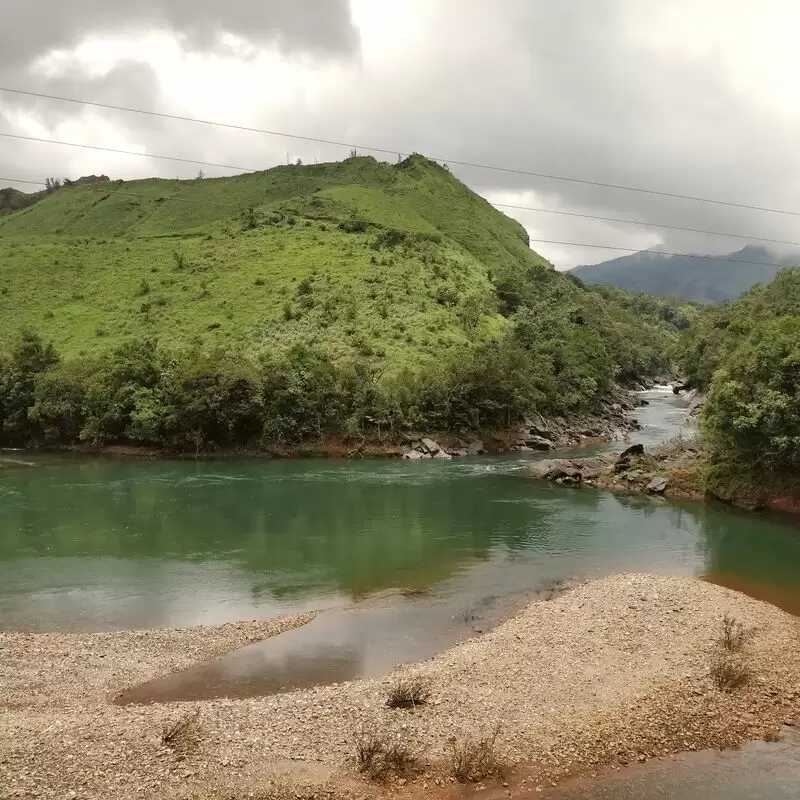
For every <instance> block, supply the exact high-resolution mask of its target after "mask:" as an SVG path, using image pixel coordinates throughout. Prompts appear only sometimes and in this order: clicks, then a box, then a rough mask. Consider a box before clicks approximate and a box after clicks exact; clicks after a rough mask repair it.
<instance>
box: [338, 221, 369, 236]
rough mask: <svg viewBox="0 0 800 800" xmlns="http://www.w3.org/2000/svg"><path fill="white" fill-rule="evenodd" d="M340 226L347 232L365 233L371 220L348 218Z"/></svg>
mask: <svg viewBox="0 0 800 800" xmlns="http://www.w3.org/2000/svg"><path fill="white" fill-rule="evenodd" d="M339 228H340V229H341V230H343V231H344V232H345V233H365V232H366V230H367V229H368V228H369V222H367V220H365V219H346V220H343V221H342V222H340V223H339Z"/></svg>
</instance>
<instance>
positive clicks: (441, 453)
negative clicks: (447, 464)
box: [433, 450, 453, 461]
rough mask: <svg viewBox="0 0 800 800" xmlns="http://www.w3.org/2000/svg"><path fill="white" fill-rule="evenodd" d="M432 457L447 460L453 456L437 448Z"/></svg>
mask: <svg viewBox="0 0 800 800" xmlns="http://www.w3.org/2000/svg"><path fill="white" fill-rule="evenodd" d="M433 457H434V458H440V459H442V460H443V461H449V460H450V459H451V458H452V457H453V456H451V455H450V453H446V452H445V451H444V450H437V451H436V452H435V453H434V454H433Z"/></svg>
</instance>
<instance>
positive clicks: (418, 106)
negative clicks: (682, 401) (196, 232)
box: [0, 0, 800, 269]
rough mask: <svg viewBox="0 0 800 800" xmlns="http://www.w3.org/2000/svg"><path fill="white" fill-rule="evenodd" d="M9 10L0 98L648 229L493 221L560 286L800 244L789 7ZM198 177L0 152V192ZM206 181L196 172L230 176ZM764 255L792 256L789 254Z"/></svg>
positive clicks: (482, 0) (444, 1)
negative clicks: (598, 267)
mask: <svg viewBox="0 0 800 800" xmlns="http://www.w3.org/2000/svg"><path fill="white" fill-rule="evenodd" d="M3 6H4V7H3V9H2V18H3V23H2V28H1V29H0V86H2V87H5V88H17V89H23V90H29V91H33V92H40V93H46V94H51V95H59V96H66V97H72V98H78V99H86V100H93V101H97V102H102V103H110V104H113V105H122V106H128V107H133V108H137V109H144V110H152V111H159V112H164V113H169V114H177V115H181V116H192V117H200V118H203V119H209V120H215V121H220V122H226V123H231V124H236V125H244V126H248V127H256V128H263V129H268V130H271V131H278V132H284V133H294V134H298V135H303V136H310V137H316V138H322V139H327V140H334V141H340V142H345V143H349V144H354V145H358V146H359V152H360V153H362V154H365V155H367V154H370V151H369V147H370V146H372V147H377V148H384V149H386V150H388V151H390V152H391V153H395V152H396V153H398V154H407V153H411V152H419V153H422V154H424V155H427V156H429V157H432V158H436V159H439V160H441V161H443V162H446V163H448V164H450V165H451V169H452V171H453V172H454V174H456V175H457V176H458V177H459V178H460V179H461V180H463V181H464V182H465V183H467V184H468V185H469V186H470V187H471V188H473V189H474V190H475V191H477V192H479V193H480V194H482V195H484V196H485V197H486V198H487V199H489V200H490V201H491V202H494V203H505V204H511V205H518V206H519V205H521V206H526V207H531V208H537V209H545V212H548V211H549V212H554V211H561V212H570V213H572V214H587V215H594V216H603V217H616V218H622V219H627V220H636V221H637V222H640V223H645V224H642V225H633V224H624V223H618V222H607V221H601V220H593V219H586V218H581V217H575V216H569V215H563V214H554V213H545V212H542V211H523V210H518V209H506V208H503V209H502V210H503V211H504V212H505V213H508V214H510V215H511V216H514V217H515V218H517V219H518V220H519V221H520V222H521V223H522V224H523V225H524V226H525V227H526V229H527V230H528V232H529V234H530V236H531V240H532V242H531V245H532V247H534V249H536V250H537V251H538V252H540V253H542V254H543V255H545V256H546V257H547V258H549V259H550V260H551V261H552V262H553V263H554V264H555V265H556V266H557V267H558V268H561V269H564V268H568V267H572V266H575V265H577V264H586V263H596V262H598V261H603V260H606V259H609V258H614V257H616V256H619V255H624V254H625V253H624V252H623V251H621V250H620V251H616V250H611V249H609V250H604V249H599V248H597V247H589V246H587V245H607V246H609V247H618V248H631V249H646V248H655V247H660V248H662V249H666V250H672V251H680V252H702V253H724V252H730V251H733V250H737V249H739V248H740V247H742V246H744V245H745V244H748V243H751V244H752V243H757V242H753V241H751V240H750V239H748V238H732V237H720V236H709V235H705V234H698V233H689V232H683V231H676V230H672V229H670V228H669V227H664V226H679V227H689V228H695V229H702V230H712V231H719V232H727V233H731V234H737V235H738V236H740V237H766V238H777V239H782V240H788V241H792V242H794V241H797V242H800V147H798V139H800V137H799V136H798V133H799V132H800V58H798V57H797V46H796V37H797V30H798V29H800V7H799V6H798V4H797V3H796V2H794V0H759V2H758V3H756V2H754V1H753V0H669V2H664V1H663V0H602V2H599V1H598V0H559V2H553V1H552V0H547V1H546V2H545V1H543V0H404V2H402V3H400V2H393V1H392V0H225V2H220V0H136V2H131V0H125V2H122V0H69V2H66V0H25V2H16V3H13V2H11V0H5V2H4V3H3ZM0 133H12V134H17V135H23V136H33V137H38V138H46V139H56V140H59V141H66V142H75V143H83V144H92V145H101V146H105V147H111V148H117V149H124V150H131V151H136V152H140V153H148V154H160V155H170V156H178V157H181V158H188V159H196V160H200V161H211V162H216V163H221V164H229V165H234V166H239V167H243V168H250V169H264V168H267V167H270V166H274V165H276V164H282V163H286V161H287V160H291V161H295V160H296V159H298V158H301V159H303V161H305V162H309V161H311V162H313V161H314V160H315V159H316V160H319V161H327V160H339V159H342V158H345V157H346V156H347V155H348V153H349V147H341V146H331V145H324V144H316V143H313V142H303V141H301V140H297V139H291V138H285V137H280V136H269V135H265V134H259V133H248V132H241V131H232V130H227V129H224V128H212V127H207V126H197V125H194V124H191V123H186V122H178V121H174V120H167V119H163V118H158V117H150V116H144V115H139V114H129V113H125V112H118V111H113V110H102V109H97V108H92V107H89V106H80V105H74V104H68V103H62V102H56V101H52V100H43V99H35V98H29V97H23V96H19V95H13V94H8V93H4V92H0ZM376 155H379V154H376ZM379 157H382V158H386V159H387V160H390V161H394V160H396V156H394V157H392V156H386V155H383V156H380V155H379ZM454 161H463V162H471V163H480V164H486V165H491V166H496V167H503V168H506V169H512V170H521V171H523V172H536V173H546V174H548V175H559V176H563V177H570V178H577V179H581V180H589V181H596V182H601V183H614V184H618V185H625V186H636V187H642V188H647V189H652V190H656V191H662V192H668V193H677V194H683V195H694V196H701V197H707V198H712V199H719V200H724V201H727V202H729V203H738V204H745V205H757V206H762V207H770V208H775V209H782V210H788V211H794V212H797V213H796V214H794V215H793V214H774V213H765V212H762V211H754V210H751V209H744V208H739V207H736V206H732V205H727V206H725V205H716V204H711V203H698V202H690V201H684V200H677V199H674V198H666V197H660V196H653V195H648V194H643V193H637V192H627V191H621V190H617V189H608V188H603V187H598V186H591V185H587V184H581V183H571V182H567V181H557V180H553V179H549V178H544V177H535V176H532V175H522V174H517V173H514V172H503V171H499V170H490V169H478V168H472V167H458V166H455V165H453V164H451V162H454ZM198 169H199V167H197V166H192V165H188V164H181V163H179V162H170V161H164V160H158V159H152V158H144V157H137V156H125V155H119V154H110V153H104V152H97V151H92V150H81V149H78V148H69V147H64V146H57V145H52V144H44V143H39V142H24V141H19V140H14V139H9V138H4V137H0V178H3V179H4V180H0V186H3V185H8V184H9V183H11V182H10V181H9V180H8V179H9V178H15V179H29V180H42V181H43V180H44V178H45V177H47V176H69V177H73V178H74V177H79V176H81V175H88V174H101V173H102V174H106V175H109V176H111V177H112V178H124V179H134V178H141V177H148V176H153V175H159V176H165V177H195V176H196V175H197V172H198ZM203 170H204V172H205V173H206V175H208V176H209V177H211V176H216V175H226V174H231V170H229V169H227V170H226V169H220V168H211V167H203ZM16 185H17V186H18V187H19V188H24V189H25V188H27V189H28V190H31V188H32V187H30V186H27V185H25V184H21V183H18V184H16ZM547 242H571V243H577V245H579V246H576V245H575V244H553V243H547ZM775 249H776V251H778V252H786V251H787V250H789V251H795V250H796V251H800V244H799V245H798V246H797V247H796V248H794V247H790V246H784V247H782V248H778V247H776V248H775Z"/></svg>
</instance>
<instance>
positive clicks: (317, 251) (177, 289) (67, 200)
mask: <svg viewBox="0 0 800 800" xmlns="http://www.w3.org/2000/svg"><path fill="white" fill-rule="evenodd" d="M123 193H124V194H123ZM130 195H136V196H135V197H133V196H130ZM169 198H179V199H180V200H183V201H190V200H191V201H192V202H177V201H175V200H171V199H169ZM251 208H252V209H253V213H252V218H253V219H254V220H255V222H256V227H255V228H252V229H248V226H247V222H246V220H247V218H248V217H249V216H251V214H250V212H249V211H248V209H251ZM352 220H364V221H366V222H368V223H369V224H368V226H366V230H365V231H364V232H356V233H347V232H345V231H344V230H342V229H340V223H342V222H347V221H352ZM387 229H397V230H399V231H401V232H403V233H405V234H407V238H406V239H405V240H404V241H402V242H401V243H399V244H397V245H395V246H393V247H381V248H379V249H375V247H376V240H378V237H379V235H380V234H381V232H382V231H385V230H387ZM545 265H546V262H544V261H543V260H542V259H541V258H539V257H538V256H537V255H536V254H535V253H533V252H532V251H531V250H530V249H529V247H528V244H527V236H526V234H525V231H524V229H523V228H522V227H521V226H520V225H519V224H518V223H516V222H515V221H514V220H511V219H510V218H508V217H506V216H504V215H503V214H501V213H500V212H498V211H497V210H495V209H494V208H493V207H492V206H491V205H489V203H487V202H486V201H485V200H483V199H482V198H480V197H478V196H477V195H475V194H474V193H473V192H471V191H470V190H469V189H467V188H466V187H465V186H464V185H463V184H461V183H460V182H459V181H457V180H456V179H455V178H453V177H452V176H451V175H450V174H449V173H448V172H447V171H446V170H444V169H443V168H441V167H439V166H437V165H435V164H433V163H432V162H429V161H427V160H426V159H424V158H422V157H419V156H414V157H412V158H410V159H407V160H406V161H405V162H403V163H402V164H398V165H388V164H381V163H378V162H376V161H375V160H374V159H372V158H354V159H348V160H346V161H344V162H341V163H334V164H320V165H313V166H287V167H277V168H275V169H271V170H268V171H266V172H261V173H255V174H251V175H244V176H239V177H235V178H223V179H206V180H195V181H174V180H160V179H151V180H144V181H133V182H126V183H122V182H112V183H110V184H104V185H102V186H100V187H98V188H96V189H95V188H93V189H81V188H69V187H68V188H62V189H60V190H58V191H56V192H54V193H53V194H51V195H48V196H46V197H45V198H44V199H42V200H40V201H39V202H37V203H35V204H34V205H31V206H29V207H27V208H24V209H22V210H20V211H15V212H13V213H10V214H7V215H5V216H3V217H0V340H6V341H7V340H9V339H11V338H12V337H13V336H14V335H15V334H16V332H17V331H18V330H19V328H20V327H22V326H27V327H31V328H34V329H35V330H37V331H39V332H40V333H41V334H42V335H43V336H44V337H45V338H47V339H50V340H52V341H53V342H54V343H55V344H56V346H57V347H58V349H59V351H60V352H61V353H62V355H64V356H66V357H70V356H74V355H78V354H82V353H90V352H93V351H98V350H104V349H107V348H110V347H112V346H114V345H116V344H119V343H120V342H121V341H124V340H126V339H129V338H133V337H141V336H153V337H156V338H158V339H160V340H161V341H168V342H171V343H175V344H181V343H190V342H194V341H200V342H202V343H205V344H209V345H215V344H220V345H223V344H224V345H228V344H231V343H241V344H244V345H245V346H247V347H256V348H259V347H265V348H269V347H273V346H276V345H279V344H284V343H285V344H290V343H294V342H297V341H309V342H314V341H324V342H325V343H326V344H327V345H328V346H329V347H330V348H331V352H332V353H333V355H334V357H336V355H337V354H341V355H342V356H352V355H353V354H356V355H362V356H365V357H368V358H374V359H386V361H387V364H391V365H392V367H393V368H399V367H401V366H403V365H404V364H406V363H409V362H418V361H420V360H430V359H432V358H434V357H437V356H439V355H441V354H442V352H443V351H444V350H446V349H447V348H449V347H451V346H456V345H460V344H463V343H464V342H467V341H475V340H476V339H477V340H481V339H487V338H491V337H497V336H499V335H501V334H502V332H503V331H504V330H505V328H506V326H507V324H508V323H507V321H506V319H505V318H503V317H502V316H500V314H499V313H498V312H497V309H496V304H495V302H494V296H493V287H492V282H491V279H492V277H493V276H496V275H498V274H500V273H502V272H503V271H511V270H515V269H519V268H520V267H521V266H531V267H540V268H541V267H543V266H545ZM548 270H549V268H548ZM476 301H477V302H478V304H479V306H480V308H481V311H482V313H481V314H480V315H479V318H478V320H477V323H476V324H473V325H470V324H468V323H466V322H465V319H464V314H463V313H462V312H463V307H464V306H465V305H468V304H469V303H470V302H472V304H473V305H474V304H475V302H476Z"/></svg>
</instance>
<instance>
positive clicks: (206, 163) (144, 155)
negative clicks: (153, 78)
mask: <svg viewBox="0 0 800 800" xmlns="http://www.w3.org/2000/svg"><path fill="white" fill-rule="evenodd" d="M0 136H2V137H3V138H5V139H20V140H22V141H23V142H38V143H40V144H57V145H61V146H62V147H79V148H81V149H83V150H102V151H103V152H104V153H119V154H121V155H124V156H139V157H141V158H155V159H158V160H160V161H179V162H181V163H182V164H198V165H200V166H202V167H219V168H220V169H234V170H238V171H239V172H260V171H261V170H257V169H251V168H250V167H237V166H234V165H232V164H215V163H214V162H213V161H196V160H194V159H192V158H182V157H180V156H162V155H156V154H154V153H140V152H137V151H135V150H119V149H117V148H116V147H102V146H101V145H98V144H80V143H78V142H61V141H58V140H57V139H42V138H39V137H38V136H23V135H22V134H20V133H6V132H0Z"/></svg>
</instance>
